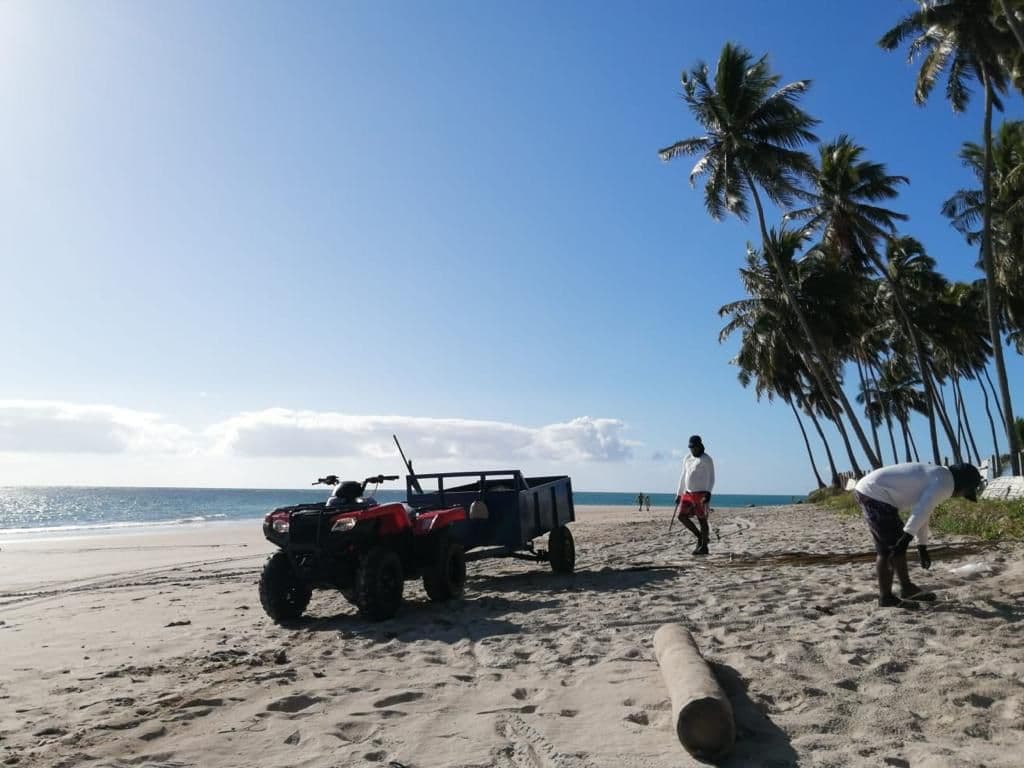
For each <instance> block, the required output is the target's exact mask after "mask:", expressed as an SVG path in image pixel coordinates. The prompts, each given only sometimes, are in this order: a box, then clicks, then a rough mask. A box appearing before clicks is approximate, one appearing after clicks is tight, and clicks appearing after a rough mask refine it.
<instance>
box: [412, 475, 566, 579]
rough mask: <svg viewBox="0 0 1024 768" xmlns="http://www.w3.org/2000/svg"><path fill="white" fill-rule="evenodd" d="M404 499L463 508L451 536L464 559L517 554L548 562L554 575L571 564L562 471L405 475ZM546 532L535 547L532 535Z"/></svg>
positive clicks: (428, 505)
mask: <svg viewBox="0 0 1024 768" xmlns="http://www.w3.org/2000/svg"><path fill="white" fill-rule="evenodd" d="M470 478H472V481H469V479H470ZM406 499H407V501H408V504H409V506H410V507H413V508H414V509H416V508H418V509H422V508H427V509H429V508H434V507H438V508H442V507H454V506H461V507H462V508H463V509H465V510H466V517H467V519H466V520H465V521H461V522H458V523H455V524H454V525H453V526H452V535H454V536H457V537H458V538H459V539H460V540H461V541H462V544H463V547H464V549H465V551H466V559H467V560H478V559H480V558H484V557H518V558H521V559H528V560H539V561H545V562H550V563H551V568H552V570H554V571H555V572H556V573H572V571H573V569H574V568H575V565H576V549H575V544H574V542H573V537H572V533H571V532H570V530H569V528H568V527H567V526H568V524H569V523H571V522H573V521H574V520H575V519H576V510H575V508H574V507H573V501H572V481H571V480H570V479H569V477H568V476H566V475H552V476H549V477H523V473H522V472H520V471H519V470H518V469H502V470H488V471H486V472H437V473H432V474H409V475H407V476H406ZM545 534H548V543H547V547H548V548H547V550H541V549H535V548H534V539H536V538H538V537H539V536H543V535H545Z"/></svg>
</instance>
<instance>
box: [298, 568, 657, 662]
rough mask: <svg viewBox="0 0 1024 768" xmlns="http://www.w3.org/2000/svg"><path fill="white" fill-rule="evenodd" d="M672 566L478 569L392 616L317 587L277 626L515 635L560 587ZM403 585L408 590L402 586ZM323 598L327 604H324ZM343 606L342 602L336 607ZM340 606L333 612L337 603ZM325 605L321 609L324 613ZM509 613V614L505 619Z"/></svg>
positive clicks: (446, 636)
mask: <svg viewBox="0 0 1024 768" xmlns="http://www.w3.org/2000/svg"><path fill="white" fill-rule="evenodd" d="M676 572H677V569H676V568H658V567H646V566H645V567H639V568H636V567H634V568H625V569H613V568H601V569H600V570H596V571H586V570H584V571H577V572H576V573H574V574H570V575H560V574H554V573H551V572H549V571H540V570H538V571H535V572H533V571H531V572H526V573H506V574H497V575H489V574H479V575H474V576H471V577H470V578H469V579H468V580H467V584H466V596H465V597H464V598H462V599H461V600H454V601H451V602H448V603H432V602H430V601H429V600H426V599H425V598H423V597H421V596H417V597H413V598H412V599H409V598H408V597H407V598H406V600H405V601H404V602H403V603H402V608H401V610H400V611H399V613H398V615H397V616H395V617H394V618H393V619H389V620H387V621H383V622H373V621H369V620H367V619H365V618H363V617H362V616H360V615H359V614H358V613H357V612H356V609H355V608H354V607H352V606H349V605H348V604H347V603H344V601H343V598H342V597H341V595H340V594H336V595H333V596H330V595H331V593H330V592H329V591H323V592H318V593H317V595H318V597H319V599H318V597H317V596H315V597H314V602H313V603H312V604H311V606H310V614H308V615H306V616H304V617H303V618H301V619H299V620H297V621H293V622H288V623H287V624H283V625H282V626H283V627H285V628H286V629H291V630H296V631H301V632H334V633H337V634H340V635H341V636H342V637H343V638H350V637H360V638H363V639H368V640H374V641H376V642H388V641H390V640H398V641H400V642H415V641H417V640H438V641H440V642H445V643H457V642H459V641H460V640H474V641H475V640H480V639H482V638H485V637H493V636H497V635H516V634H522V633H523V632H529V631H532V630H534V629H536V628H537V625H536V624H534V623H532V622H531V621H530V618H529V614H530V613H532V612H533V611H537V610H542V609H556V608H557V607H558V605H559V601H558V599H557V597H556V595H558V594H559V593H564V592H579V591H583V590H586V591H593V592H611V591H617V590H622V589H635V588H637V587H641V586H644V585H649V584H656V583H658V582H660V581H663V580H665V579H668V578H671V577H672V576H673V575H674V574H675V573H676ZM406 589H409V586H408V585H407V587H406ZM328 601H329V602H328ZM325 603H327V604H326V605H325ZM342 606H343V607H342ZM339 607H341V610H340V611H338V610H337V608H339ZM325 609H326V612H325ZM509 615H514V618H511V619H510V618H506V617H508V616H509Z"/></svg>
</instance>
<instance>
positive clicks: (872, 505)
mask: <svg viewBox="0 0 1024 768" xmlns="http://www.w3.org/2000/svg"><path fill="white" fill-rule="evenodd" d="M980 486H981V473H980V472H978V469H977V468H976V467H974V466H973V465H971V464H954V465H952V466H949V467H939V466H936V465H934V464H921V463H916V462H912V463H908V464H895V465H893V466H891V467H882V468H881V469H876V470H875V471H874V472H871V473H869V474H867V475H865V476H864V477H862V478H861V479H860V480H858V481H857V485H856V486H855V488H854V492H853V495H854V498H855V499H856V500H857V504H858V505H860V508H861V511H862V512H863V513H864V519H865V520H866V521H867V523H868V528H870V529H871V536H872V537H873V538H874V540H875V552H876V553H877V555H878V556H877V557H876V558H875V571H876V573H877V575H878V604H879V605H880V606H882V607H890V606H900V607H902V608H916V607H917V603H916V602H912V601H917V600H925V601H929V600H934V599H935V595H934V594H932V593H930V592H924V591H922V590H921V589H920V588H919V587H918V586H917V585H916V584H914V583H913V582H912V581H911V580H910V574H909V572H908V571H907V548H908V547H909V546H910V542H911V540H912V539H913V538H915V537H916V538H917V553H918V556H919V558H920V560H921V567H922V568H924V569H925V570H928V568H930V567H931V564H932V559H931V556H930V555H929V554H928V518H929V517H930V516H931V514H932V510H933V509H935V507H936V506H938V504H939V502H942V501H945V500H946V499H949V498H952V497H954V496H960V497H962V498H965V499H968V500H970V501H977V500H978V489H979V487H980ZM900 510H909V511H910V517H909V518H908V519H907V522H906V524H904V522H903V520H902V519H901V518H900ZM893 570H895V572H896V576H898V577H899V580H900V594H901V597H902V599H901V598H899V597H896V596H895V595H894V594H893V593H892V578H893Z"/></svg>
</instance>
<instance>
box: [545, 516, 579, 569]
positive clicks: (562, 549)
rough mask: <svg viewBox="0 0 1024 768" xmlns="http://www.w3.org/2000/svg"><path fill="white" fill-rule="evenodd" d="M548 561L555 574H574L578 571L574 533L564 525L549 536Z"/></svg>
mask: <svg viewBox="0 0 1024 768" xmlns="http://www.w3.org/2000/svg"><path fill="white" fill-rule="evenodd" d="M548 560H549V561H550V562H551V570H552V571H554V572H555V573H572V572H573V571H574V570H575V569H576V544H575V542H573V540H572V531H570V530H569V529H568V528H567V527H565V526H564V525H562V526H559V527H558V528H554V529H552V531H551V533H549V534H548Z"/></svg>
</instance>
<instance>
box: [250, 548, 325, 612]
mask: <svg viewBox="0 0 1024 768" xmlns="http://www.w3.org/2000/svg"><path fill="white" fill-rule="evenodd" d="M312 596H313V590H312V589H311V588H310V586H309V585H308V584H306V583H304V582H303V581H302V580H301V579H300V578H299V577H298V575H297V574H296V573H295V569H293V568H292V564H291V562H289V560H288V555H286V554H285V553H284V552H275V553H274V554H273V555H271V556H270V559H269V560H267V563H266V565H264V566H263V573H261V574H260V604H261V605H262V606H263V610H264V611H266V612H267V616H269V617H270V618H272V619H273V620H274V621H276V622H278V623H280V622H282V621H288V620H289V619H297V618H299V616H301V615H302V612H303V611H304V610H306V606H307V605H309V600H310V598H311V597H312Z"/></svg>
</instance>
